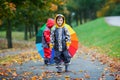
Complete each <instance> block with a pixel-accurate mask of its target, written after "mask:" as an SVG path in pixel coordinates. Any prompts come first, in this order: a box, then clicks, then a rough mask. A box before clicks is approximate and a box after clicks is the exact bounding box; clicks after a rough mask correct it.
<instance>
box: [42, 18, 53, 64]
mask: <svg viewBox="0 0 120 80" xmlns="http://www.w3.org/2000/svg"><path fill="white" fill-rule="evenodd" d="M53 26H54V20H53V19H51V18H49V19H48V20H47V23H46V28H45V30H44V32H43V35H42V44H43V49H44V64H46V65H48V64H50V58H51V49H50V47H49V44H50V35H51V28H52V27H53Z"/></svg>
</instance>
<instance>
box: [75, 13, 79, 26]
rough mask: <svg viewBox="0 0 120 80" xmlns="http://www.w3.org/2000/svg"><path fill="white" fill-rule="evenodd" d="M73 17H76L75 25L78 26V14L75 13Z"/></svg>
mask: <svg viewBox="0 0 120 80" xmlns="http://www.w3.org/2000/svg"><path fill="white" fill-rule="evenodd" d="M75 17H76V25H77V26H78V13H77V12H76V15H75Z"/></svg>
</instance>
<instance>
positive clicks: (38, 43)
mask: <svg viewBox="0 0 120 80" xmlns="http://www.w3.org/2000/svg"><path fill="white" fill-rule="evenodd" d="M45 28H46V24H44V25H43V26H42V27H41V28H40V29H39V31H38V34H37V35H36V48H37V50H38V53H39V54H40V56H41V57H42V58H44V50H43V47H42V34H43V32H44V30H45ZM53 59H54V50H53V49H52V54H51V59H50V63H51V64H53V63H54V60H53Z"/></svg>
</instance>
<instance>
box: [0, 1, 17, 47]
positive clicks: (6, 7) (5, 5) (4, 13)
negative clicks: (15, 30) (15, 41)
mask: <svg viewBox="0 0 120 80" xmlns="http://www.w3.org/2000/svg"><path fill="white" fill-rule="evenodd" d="M0 11H1V12H0V13H1V15H0V18H2V19H4V20H6V23H7V26H6V38H7V42H8V48H12V19H13V18H14V17H15V11H16V5H15V4H14V3H13V2H7V1H5V0H3V1H1V2H0Z"/></svg>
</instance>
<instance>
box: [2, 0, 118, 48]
mask: <svg viewBox="0 0 120 80" xmlns="http://www.w3.org/2000/svg"><path fill="white" fill-rule="evenodd" d="M57 13H62V14H63V15H65V17H66V22H67V23H68V24H70V25H71V26H72V27H74V26H78V25H79V24H83V23H85V22H88V21H90V20H93V19H96V18H98V17H104V16H116V15H120V0H0V33H2V32H6V37H5V38H6V39H7V43H8V48H12V32H13V31H19V32H24V40H29V39H31V38H33V37H34V36H35V35H36V34H37V32H38V29H39V27H41V26H42V25H43V24H44V23H45V22H46V20H47V19H48V18H54V17H55V14H57Z"/></svg>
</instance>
